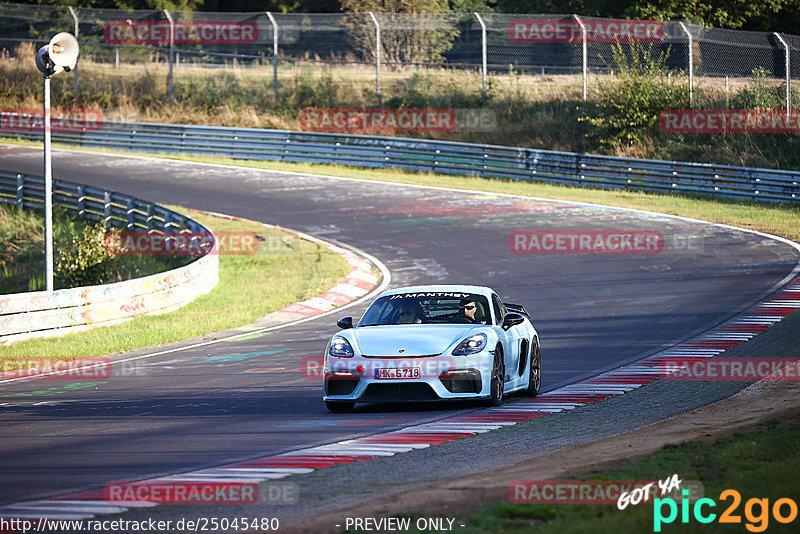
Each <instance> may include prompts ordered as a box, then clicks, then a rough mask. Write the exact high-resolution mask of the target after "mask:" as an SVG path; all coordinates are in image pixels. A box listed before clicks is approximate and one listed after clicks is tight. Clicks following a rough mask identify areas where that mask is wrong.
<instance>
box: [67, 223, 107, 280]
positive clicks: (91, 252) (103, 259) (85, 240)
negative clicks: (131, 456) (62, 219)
mask: <svg viewBox="0 0 800 534" xmlns="http://www.w3.org/2000/svg"><path fill="white" fill-rule="evenodd" d="M59 230H60V231H59V232H58V235H54V241H55V246H54V249H55V254H54V258H53V274H54V276H55V278H58V279H59V280H60V281H61V283H62V284H63V285H64V287H80V286H92V285H97V284H104V283H107V282H110V281H111V279H112V276H113V274H114V273H115V267H116V266H115V262H114V256H113V255H112V254H110V253H109V251H108V250H107V249H106V247H105V246H104V245H103V241H104V239H105V236H106V228H105V225H104V224H102V223H94V224H79V223H77V222H75V221H70V222H69V223H67V224H62V225H59Z"/></svg>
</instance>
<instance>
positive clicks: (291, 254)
mask: <svg viewBox="0 0 800 534" xmlns="http://www.w3.org/2000/svg"><path fill="white" fill-rule="evenodd" d="M170 208H171V209H173V210H175V211H178V212H181V213H185V214H186V215H188V216H190V217H192V218H193V219H195V220H197V221H199V222H200V223H202V224H204V225H205V226H206V227H208V228H209V229H211V230H212V231H213V232H255V233H257V234H258V235H259V236H260V237H261V238H263V241H261V242H260V243H261V244H260V247H259V253H258V254H252V255H225V254H222V255H220V258H219V260H220V270H219V271H220V282H219V284H218V285H217V286H216V287H215V288H214V289H213V290H212V291H211V292H210V293H208V294H206V295H203V296H201V297H199V298H197V299H196V300H194V301H193V302H192V303H190V304H188V305H187V306H185V307H184V308H181V309H180V310H177V311H175V312H172V313H168V314H164V315H156V316H152V317H141V318H137V319H134V320H132V321H128V322H125V323H122V324H119V325H115V326H108V327H101V328H95V329H92V330H88V331H86V332H80V333H75V334H70V335H68V336H64V337H59V338H51V339H38V340H37V339H35V340H28V341H23V342H19V343H14V344H12V345H9V346H0V364H2V361H3V360H4V359H9V358H19V357H25V358H26V359H36V358H40V359H50V360H52V359H53V358H59V359H63V360H69V359H76V358H86V357H91V356H99V355H104V354H112V353H116V352H121V351H127V350H133V349H137V348H142V347H149V346H153V345H159V344H162V343H168V342H171V341H178V340H183V339H187V338H191V337H194V336H199V335H203V334H208V333H211V332H216V331H219V330H224V329H227V328H233V327H237V326H241V325H244V324H247V323H250V322H253V321H255V320H256V319H258V318H259V317H262V316H264V315H266V314H267V313H269V312H272V311H275V310H278V309H280V308H282V307H284V306H286V305H288V304H291V303H293V302H297V301H301V300H304V299H306V298H309V297H312V296H314V295H317V294H319V293H321V292H323V291H325V290H326V289H329V288H330V287H331V286H333V285H335V284H336V282H337V281H339V280H340V279H342V278H343V277H344V276H345V275H347V273H349V272H350V266H349V264H348V263H347V262H346V261H345V260H344V259H342V258H341V256H339V255H338V254H336V253H334V252H332V251H330V250H328V249H327V248H325V247H323V246H320V245H317V244H315V243H311V242H309V241H305V240H302V239H299V238H298V237H297V236H296V235H295V234H293V233H289V232H286V231H284V230H281V229H276V228H267V227H265V226H263V225H262V224H259V223H254V222H246V221H237V220H230V219H226V218H220V217H215V216H211V215H206V214H202V213H198V212H194V211H187V210H185V209H183V208H180V207H177V206H170Z"/></svg>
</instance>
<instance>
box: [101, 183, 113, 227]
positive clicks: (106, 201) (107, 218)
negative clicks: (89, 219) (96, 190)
mask: <svg viewBox="0 0 800 534" xmlns="http://www.w3.org/2000/svg"><path fill="white" fill-rule="evenodd" d="M103 224H105V225H106V228H111V192H110V191H106V193H105V195H103Z"/></svg>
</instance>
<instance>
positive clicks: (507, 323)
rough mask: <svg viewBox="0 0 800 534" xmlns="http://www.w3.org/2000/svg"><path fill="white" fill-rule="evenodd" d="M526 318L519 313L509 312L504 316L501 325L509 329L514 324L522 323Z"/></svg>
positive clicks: (504, 328)
mask: <svg viewBox="0 0 800 534" xmlns="http://www.w3.org/2000/svg"><path fill="white" fill-rule="evenodd" d="M524 320H525V318H524V317H523V316H522V315H520V314H518V313H507V314H506V316H505V317H504V318H503V324H502V325H501V327H502V328H503V330H508V329H509V328H511V327H512V326H516V325H518V324H522V322H523V321H524Z"/></svg>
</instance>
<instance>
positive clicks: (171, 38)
mask: <svg viewBox="0 0 800 534" xmlns="http://www.w3.org/2000/svg"><path fill="white" fill-rule="evenodd" d="M164 15H166V17H167V20H168V21H169V79H168V81H167V84H168V85H169V89H168V91H167V92H168V98H169V103H170V104H171V103H172V54H173V50H174V49H175V21H174V20H172V15H170V14H169V11H167V10H166V9H165V10H164Z"/></svg>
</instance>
